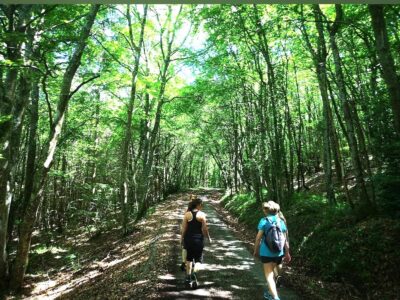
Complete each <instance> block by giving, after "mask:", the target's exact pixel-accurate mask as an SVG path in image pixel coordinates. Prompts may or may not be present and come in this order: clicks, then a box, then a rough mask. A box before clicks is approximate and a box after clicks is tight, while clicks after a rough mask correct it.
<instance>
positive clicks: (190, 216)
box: [181, 196, 211, 287]
mask: <svg viewBox="0 0 400 300" xmlns="http://www.w3.org/2000/svg"><path fill="white" fill-rule="evenodd" d="M202 208H203V200H201V199H200V198H198V197H197V196H194V197H193V198H192V202H191V207H190V211H188V212H186V213H185V214H184V216H183V221H182V235H181V244H182V245H184V246H185V249H186V251H187V254H186V256H187V257H186V280H185V282H186V284H187V285H188V286H191V287H196V286H197V277H196V272H197V270H198V264H199V263H202V261H203V248H204V236H206V237H207V238H208V240H209V242H210V244H211V238H210V234H209V232H208V227H207V221H206V215H205V213H203V212H202V211H201V210H202ZM192 261H194V264H193V266H192ZM192 267H193V273H192Z"/></svg>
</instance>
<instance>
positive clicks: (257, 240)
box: [253, 230, 264, 256]
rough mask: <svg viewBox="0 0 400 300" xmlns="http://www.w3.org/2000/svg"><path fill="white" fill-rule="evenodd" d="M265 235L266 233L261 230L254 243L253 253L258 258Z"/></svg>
mask: <svg viewBox="0 0 400 300" xmlns="http://www.w3.org/2000/svg"><path fill="white" fill-rule="evenodd" d="M263 234H264V231H262V230H259V231H258V232H257V235H256V241H255V242H254V252H253V255H254V256H258V254H259V249H260V242H261V239H262V236H263Z"/></svg>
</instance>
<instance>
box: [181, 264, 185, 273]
mask: <svg viewBox="0 0 400 300" xmlns="http://www.w3.org/2000/svg"><path fill="white" fill-rule="evenodd" d="M180 268H181V271H182V272H184V271H185V270H186V264H185V263H184V262H183V263H182V264H181V266H180Z"/></svg>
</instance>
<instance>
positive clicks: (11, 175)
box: [0, 4, 400, 299]
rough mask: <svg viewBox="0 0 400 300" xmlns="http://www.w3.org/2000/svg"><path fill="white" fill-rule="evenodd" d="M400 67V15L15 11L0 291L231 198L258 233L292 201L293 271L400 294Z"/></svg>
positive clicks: (1, 71)
mask: <svg viewBox="0 0 400 300" xmlns="http://www.w3.org/2000/svg"><path fill="white" fill-rule="evenodd" d="M399 69H400V5H372V4H371V5H366V4H357V5H356V4H329V5H318V4H312V5H308V4H307V5H306V4H290V5H289V4H274V5H255V4H254V5H253V4H243V5H233V4H232V5H231V4H226V5H225V4H224V5H217V4H215V5H205V4H204V5H200V4H199V5H155V4H143V5H122V4H121V5H117V4H115V5H112V4H111V5H99V4H92V5H39V4H38V5H4V4H1V5H0V253H1V255H0V296H1V294H2V292H4V294H9V293H11V294H13V293H14V292H18V291H20V290H21V288H22V289H23V288H24V286H26V284H27V279H29V280H28V281H32V280H33V279H32V278H35V277H34V274H36V273H35V272H36V270H35V268H36V267H35V261H36V262H37V261H38V260H39V259H40V254H41V253H44V252H46V253H47V254H48V255H53V256H56V254H57V253H58V252H60V253H61V254H60V255H61V256H62V255H64V254H63V253H64V252H62V251H64V250H62V251H61V250H60V251H58V252H57V251H56V250H54V249H58V248H57V247H58V246H59V248H60V249H61V248H62V246H61V245H62V243H63V242H62V241H63V240H67V239H68V238H69V237H74V236H78V235H82V236H83V237H85V238H86V239H87V240H91V239H99V241H102V240H105V239H106V234H107V232H110V231H112V230H114V231H113V232H114V234H117V235H118V237H120V238H126V237H129V236H132V235H134V234H136V233H137V231H139V230H141V229H140V228H141V225H140V224H142V223H141V222H144V221H143V220H146V219H147V218H150V217H151V216H152V214H153V213H154V212H155V211H156V209H157V207H158V205H164V204H165V203H167V202H168V199H170V198H169V197H171V196H173V195H176V194H177V193H181V192H185V191H188V190H190V189H206V190H207V189H211V188H217V189H221V190H222V191H223V192H222V194H221V197H220V198H222V196H223V198H222V201H221V207H222V208H223V209H224V210H225V211H227V212H229V213H230V214H232V215H234V216H236V217H237V220H238V222H239V223H240V224H242V225H241V226H243V227H246V226H249V228H251V229H253V230H255V228H256V225H257V221H258V220H259V218H258V217H259V216H260V214H261V212H260V207H261V204H262V202H264V201H267V200H274V201H275V202H277V203H279V204H280V206H281V208H282V210H283V212H284V213H285V216H286V217H287V219H288V227H289V228H290V231H291V239H292V243H293V246H292V248H293V249H296V250H293V251H294V254H293V266H292V267H293V269H296V268H297V270H303V271H299V272H300V273H301V272H303V273H305V274H313V275H315V276H317V277H318V278H321V280H323V281H324V280H325V281H327V282H345V283H346V284H347V283H348V284H350V285H351V286H352V287H353V286H354V290H356V291H357V292H354V293H353V294H352V297H353V296H354V295H358V297H360V299H361V298H362V299H367V298H366V296H365V295H366V294H368V299H370V298H373V297H374V296H379V297H380V298H382V299H395V298H396V295H397V296H398V295H399V293H400V287H399V282H400V277H399V273H398V270H396V267H397V265H398V264H399V263H400V259H399V257H398V255H396V253H397V254H398V249H397V248H398V242H399V241H400V222H399V217H400V198H399V197H400V196H399V195H400V70H399ZM181 208H182V209H181V211H183V209H184V207H181ZM142 227H144V226H142ZM254 233H255V231H254ZM211 234H212V231H211ZM74 246H75V245H74V244H73V243H72V244H71V245H70V246H69V248H68V251H67V250H65V251H67V252H65V255H64V256H65V257H64V258H65V264H70V265H71V266H72V267H73V268H72V267H71V268H72V269H74V268H75V269H74V270H75V271H76V269H77V268H78V269H79V266H80V265H79V264H77V263H76V262H77V259H76V254H74V252H73V251H74V250H73V249H74ZM41 260H42V264H43V258H41ZM31 264H32V265H31ZM49 264H50V262H49ZM49 266H50V265H49ZM43 268H44V269H46V268H47V267H46V264H45V263H44V267H43ZM72 269H71V270H72ZM377 274H379V275H377ZM47 276H49V275H47ZM132 276H133V275H132ZM376 277H378V278H376ZM293 282H294V283H293ZM293 282H292V283H291V284H290V285H291V286H292V287H293V288H294V289H298V290H299V292H298V293H300V294H303V297H304V298H305V299H312V298H315V299H323V298H318V295H317V296H316V295H315V294H312V293H311V294H307V291H305V292H304V291H301V292H300V290H301V288H299V287H297V286H296V280H295V279H294V280H293ZM320 288H321V287H320V286H319V287H318V288H316V289H320ZM304 293H305V294H304ZM321 293H322V292H321ZM349 293H350V292H349ZM304 295H306V296H304ZM321 295H322V294H321ZM349 295H350V294H347V296H345V297H344V298H348V299H353V298H351V297H350V296H349ZM320 297H322V296H320ZM354 297H356V296H354ZM100 298H101V297H100ZM344 298H335V299H344ZM71 299H78V298H73V297H71ZM119 299H120V298H119ZM324 299H327V298H324ZM332 299H333V298H332ZM354 299H355V298H354Z"/></svg>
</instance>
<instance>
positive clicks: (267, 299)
mask: <svg viewBox="0 0 400 300" xmlns="http://www.w3.org/2000/svg"><path fill="white" fill-rule="evenodd" d="M264 299H265V300H273V299H274V298H272V296H271V294H270V293H269V292H268V290H267V289H266V290H264Z"/></svg>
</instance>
